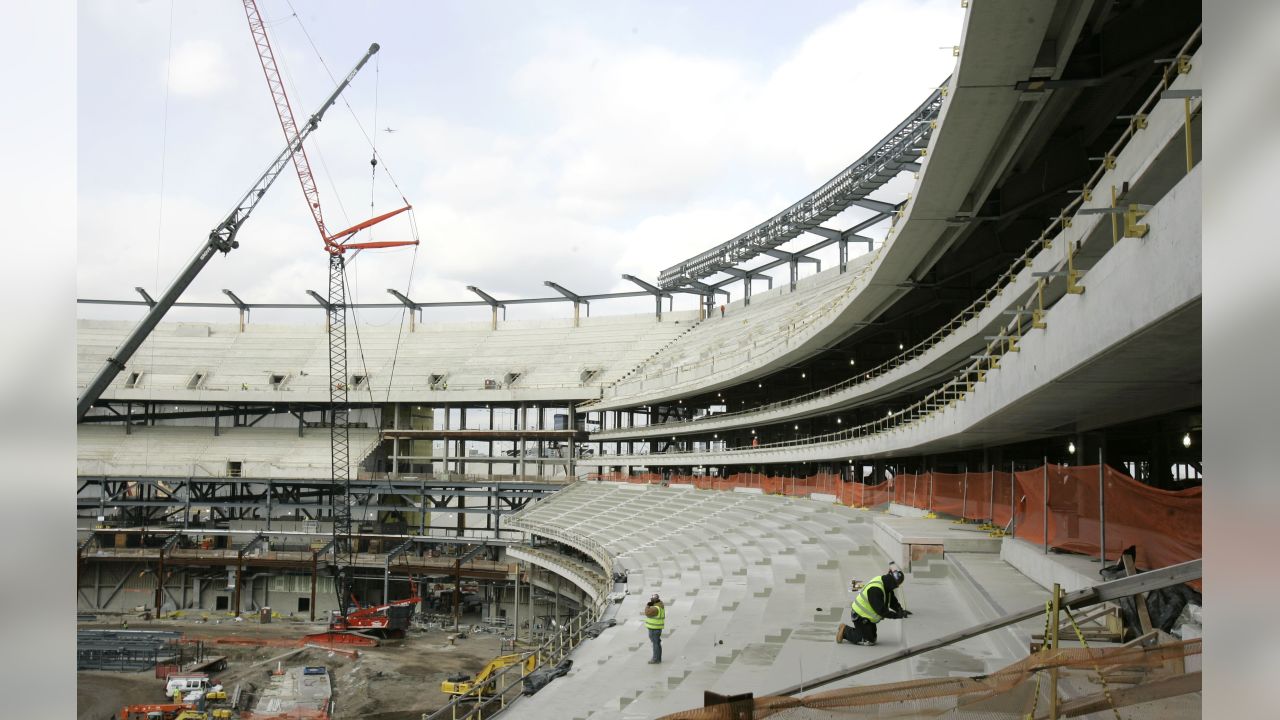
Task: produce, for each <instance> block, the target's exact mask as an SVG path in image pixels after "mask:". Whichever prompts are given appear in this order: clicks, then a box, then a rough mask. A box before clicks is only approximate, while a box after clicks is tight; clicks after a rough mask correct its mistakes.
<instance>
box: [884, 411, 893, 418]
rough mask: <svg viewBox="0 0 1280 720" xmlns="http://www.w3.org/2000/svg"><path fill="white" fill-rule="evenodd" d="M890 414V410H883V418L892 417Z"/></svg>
mask: <svg viewBox="0 0 1280 720" xmlns="http://www.w3.org/2000/svg"><path fill="white" fill-rule="evenodd" d="M892 414H893V411H892V410H885V411H884V416H885V417H889V416H890V415H892Z"/></svg>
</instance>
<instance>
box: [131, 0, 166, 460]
mask: <svg viewBox="0 0 1280 720" xmlns="http://www.w3.org/2000/svg"><path fill="white" fill-rule="evenodd" d="M172 75H173V0H170V2H169V46H168V51H167V55H166V57H165V70H164V121H163V124H162V125H161V130H160V192H159V196H160V197H159V208H158V209H157V210H156V261H155V265H154V266H153V267H154V274H153V276H152V278H153V279H152V283H153V284H152V286H151V287H154V288H159V287H160V249H161V248H162V247H164V181H165V169H166V165H167V162H166V161H167V160H168V158H169V89H170V77H172ZM150 350H151V353H150V355H151V357H150V358H149V360H150V363H151V368H152V369H154V368H155V366H156V344H155V342H151V343H150ZM155 392H156V386H155V383H147V404H148V405H150V407H151V412H152V413H154V412H155V407H156V405H155ZM126 422H128V421H126ZM142 459H143V462H145V463H148V464H150V462H151V443H150V442H145V443H143V444H142Z"/></svg>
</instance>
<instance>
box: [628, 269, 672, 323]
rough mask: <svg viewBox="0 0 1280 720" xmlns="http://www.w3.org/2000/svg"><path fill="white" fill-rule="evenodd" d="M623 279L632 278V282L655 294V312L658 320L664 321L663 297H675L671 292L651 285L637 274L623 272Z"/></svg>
mask: <svg viewBox="0 0 1280 720" xmlns="http://www.w3.org/2000/svg"><path fill="white" fill-rule="evenodd" d="M622 279H623V280H630V281H631V282H633V283H635V284H637V285H639V286H640V287H642V288H644V289H645V292H648V293H649V294H650V295H653V303H654V307H653V314H654V315H655V316H656V317H657V318H658V322H662V298H664V297H665V298H668V299H673V296H672V295H671V293H669V292H667V291H665V290H663V289H662V288H660V287H657V286H656V285H650V284H649V283H647V282H645V281H644V280H641V279H640V278H638V277H636V276H635V275H628V274H626V273H623V274H622Z"/></svg>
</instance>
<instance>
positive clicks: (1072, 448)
mask: <svg viewBox="0 0 1280 720" xmlns="http://www.w3.org/2000/svg"><path fill="white" fill-rule="evenodd" d="M1067 452H1069V453H1071V454H1072V455H1074V454H1075V452H1076V444H1075V443H1074V442H1069V443H1067Z"/></svg>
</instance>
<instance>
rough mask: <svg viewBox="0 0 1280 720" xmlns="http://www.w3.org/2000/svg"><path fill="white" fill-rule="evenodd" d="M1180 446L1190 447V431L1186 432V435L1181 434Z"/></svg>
mask: <svg viewBox="0 0 1280 720" xmlns="http://www.w3.org/2000/svg"><path fill="white" fill-rule="evenodd" d="M1182 447H1184V448H1189V447H1191V433H1187V434H1186V435H1183V436H1182Z"/></svg>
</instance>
